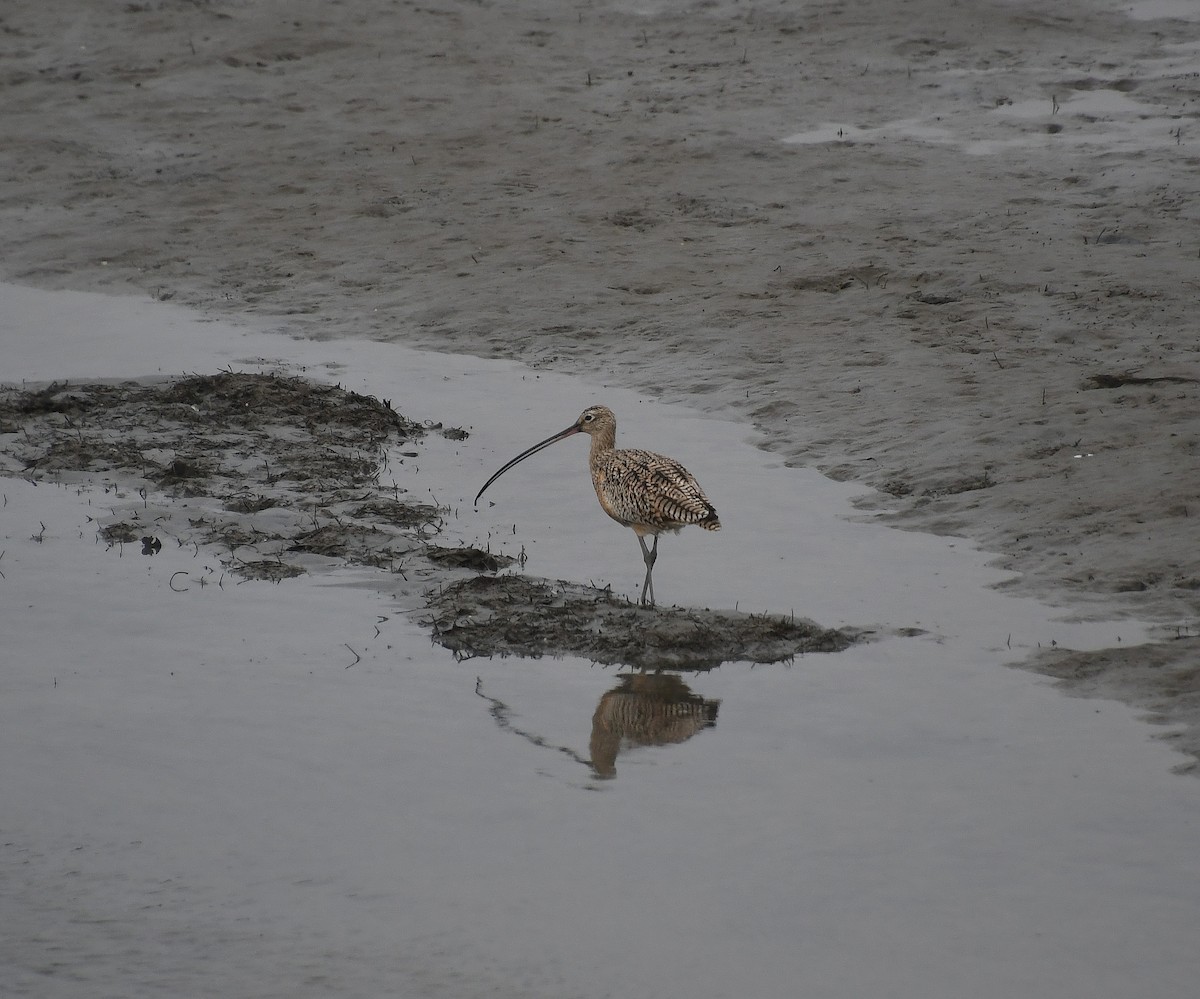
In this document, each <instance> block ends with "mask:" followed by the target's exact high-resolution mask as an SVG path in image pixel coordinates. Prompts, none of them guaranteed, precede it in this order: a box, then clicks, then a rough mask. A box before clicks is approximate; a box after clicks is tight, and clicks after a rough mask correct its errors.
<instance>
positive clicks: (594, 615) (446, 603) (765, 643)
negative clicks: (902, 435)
mask: <svg viewBox="0 0 1200 999" xmlns="http://www.w3.org/2000/svg"><path fill="white" fill-rule="evenodd" d="M429 606H430V609H431V610H432V611H433V616H432V618H431V619H430V621H429V624H430V625H431V626H432V628H433V633H434V638H435V640H436V641H438V642H439V643H441V644H442V645H444V646H445V647H446V648H448V649H451V650H453V651H454V653H455V654H456V655H457V656H459V658H462V659H468V658H471V657H474V656H510V655H515V656H531V657H538V656H564V655H572V656H580V657H582V658H584V659H590V660H592V661H593V662H598V663H605V664H611V663H623V664H627V665H630V666H635V667H639V668H644V669H712V668H713V667H715V666H719V665H720V664H721V663H724V662H732V661H741V662H758V663H770V662H781V661H783V660H786V659H791V658H792V657H794V656H796V655H799V654H801V653H805V652H839V651H841V650H842V649H845V648H847V647H848V646H849V645H851V644H852V643H853V642H854V641H856V640H857V639H859V638H861V637H862V636H861V635H858V634H853V633H851V632H847V631H837V630H832V629H826V628H821V627H819V626H818V625H815V624H813V623H812V622H810V621H804V620H798V619H795V618H785V617H776V616H772V615H767V614H764V615H756V614H741V613H738V612H735V611H711V610H697V609H688V608H681V607H670V608H662V607H641V606H639V605H637V604H633V603H630V602H629V601H627V600H624V599H619V598H617V597H614V596H613V595H612V593H611V592H609V591H608V590H601V589H597V588H596V587H593V586H583V585H581V584H577V583H566V582H562V581H559V582H553V583H552V582H550V581H549V580H540V579H530V578H528V577H525V576H499V577H488V576H476V577H475V578H474V579H467V580H463V581H462V582H458V583H454V584H452V585H450V586H447V587H445V588H444V589H443V590H441V591H440V592H439V593H437V594H436V595H434V596H433V597H431V599H430V603H429Z"/></svg>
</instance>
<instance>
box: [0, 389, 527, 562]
mask: <svg viewBox="0 0 1200 999" xmlns="http://www.w3.org/2000/svg"><path fill="white" fill-rule="evenodd" d="M431 432H440V433H441V435H442V436H444V437H447V438H448V439H451V440H461V439H463V437H465V436H466V431H464V430H460V429H458V428H453V429H444V428H443V427H442V425H441V424H433V423H430V424H421V423H417V422H415V421H413V420H410V419H408V418H406V417H404V416H402V415H401V414H400V413H398V412H396V410H395V409H394V408H393V407H392V405H391V403H390V402H388V401H386V400H379V399H376V398H374V397H372V396H365V395H361V394H359V393H357V392H351V391H348V390H346V389H343V388H341V387H340V386H334V385H323V384H319V383H316V382H311V381H308V380H306V379H303V378H295V377H287V376H282V375H273V374H253V373H235V372H221V373H219V374H215V375H196V376H192V377H187V378H182V379H179V380H176V381H170V382H165V383H151V384H145V383H141V382H122V383H117V384H109V383H94V384H80V385H70V384H62V383H55V384H53V385H49V386H47V387H45V388H41V389H37V390H31V391H21V390H18V389H15V388H10V389H0V474H4V473H7V474H16V475H20V476H22V477H24V478H27V479H30V480H32V481H41V480H45V481H54V482H62V483H80V484H90V485H93V486H95V485H103V487H104V492H105V494H106V495H111V496H112V497H113V500H114V504H113V506H112V508H111V514H112V515H111V516H110V517H106V516H104V515H103V514H101V515H99V517H98V519H97V522H96V523H97V534H98V536H99V538H100V539H101V540H102V541H104V542H105V543H107V544H109V545H123V544H130V543H134V542H136V541H137V540H139V539H141V538H144V537H150V538H151V540H152V541H153V540H155V538H156V537H157V535H158V534H162V535H163V536H165V537H168V538H174V539H175V541H176V542H177V543H178V544H180V545H184V544H189V545H190V544H192V543H195V544H197V545H199V544H205V545H213V546H216V547H217V549H218V551H223V552H224V555H223V557H222V561H223V563H224V566H225V568H226V569H227V570H228V571H229V572H230V573H232V574H234V575H236V576H239V577H241V578H243V579H264V580H270V581H272V582H279V581H280V580H282V579H287V578H289V577H291V576H294V575H298V574H300V573H303V572H305V571H308V570H309V569H311V568H313V567H314V566H316V565H321V564H331V563H332V564H347V563H349V564H356V565H371V566H379V567H386V568H388V569H393V570H396V571H398V572H401V573H402V572H404V571H405V566H410V565H413V564H414V563H425V564H428V565H432V561H431V560H430V559H428V558H427V556H426V552H427V551H430V550H433V551H434V552H441V551H442V549H433V546H431V545H430V543H429V539H430V538H432V537H435V536H437V535H438V534H439V533H441V530H442V514H443V513H444V511H443V510H441V509H439V508H438V507H437V506H435V505H432V504H429V503H421V502H413V501H411V500H409V499H408V498H407V495H406V494H407V493H408V491H409V490H408V487H409V486H415V484H416V483H415V482H414V481H413V477H414V476H415V475H416V471H415V468H413V467H412V466H411V465H406V464H405V458H406V457H412V456H414V455H415V454H417V453H418V452H417V451H414V450H412V449H413V448H416V447H418V446H419V445H420V443H421V441H422V439H423V438H425V437H426V436H427V435H428V434H429V433H431ZM397 445H402V446H404V448H405V450H402V451H401V450H397V449H396V446H397ZM133 497H137V498H139V499H140V502H133V503H130V502H129V500H130V499H131V498H133ZM122 498H124V499H125V502H123V503H122V502H120V500H121V499H122ZM156 550H161V541H160V543H159V548H158V549H155V548H154V546H153V544H152V545H151V546H150V548H149V551H151V552H154V551H156ZM466 551H468V552H470V551H472V550H470V549H468V550H466ZM461 557H462V558H463V559H464V563H465V562H466V561H469V560H468V559H467V556H465V555H464V556H461ZM475 559H476V562H477V563H478V564H480V565H483V564H486V565H488V566H493V567H495V568H500V567H501V566H502V565H504V564H507V563H508V561H510V560H507V559H504V557H503V556H497V555H492V554H490V553H487V552H478V553H475Z"/></svg>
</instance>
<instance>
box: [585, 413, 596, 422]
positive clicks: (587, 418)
mask: <svg viewBox="0 0 1200 999" xmlns="http://www.w3.org/2000/svg"><path fill="white" fill-rule="evenodd" d="M595 418H596V414H595V413H584V414H583V422H584V423H591V422H592V420H594V419H595Z"/></svg>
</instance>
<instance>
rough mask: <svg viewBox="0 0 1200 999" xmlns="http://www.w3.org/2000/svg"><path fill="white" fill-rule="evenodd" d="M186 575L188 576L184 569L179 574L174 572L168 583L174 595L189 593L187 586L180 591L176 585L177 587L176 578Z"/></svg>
mask: <svg viewBox="0 0 1200 999" xmlns="http://www.w3.org/2000/svg"><path fill="white" fill-rule="evenodd" d="M186 575H187V572H186V571H185V570H183V569H180V570H179V571H178V572H174V573H172V574H171V578H170V579H169V580H168V581H167V585H168V586H169V587H171V590H172V592H174V593H187V591H188V587H186V586H185V587H184V588H183V589H182V590H181V589H179V588H178V587H176V585H175V577H176V576H186Z"/></svg>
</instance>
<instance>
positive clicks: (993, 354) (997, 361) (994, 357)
mask: <svg viewBox="0 0 1200 999" xmlns="http://www.w3.org/2000/svg"><path fill="white" fill-rule="evenodd" d="M992 360H993V361H995V362H996V363H997V364H999V365H1000V367H1001V368H1003V367H1004V364H1003V363H1002V362H1001V360H1000V358H999V357H997V356H996V352H995V351H994V350H993V351H992Z"/></svg>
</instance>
